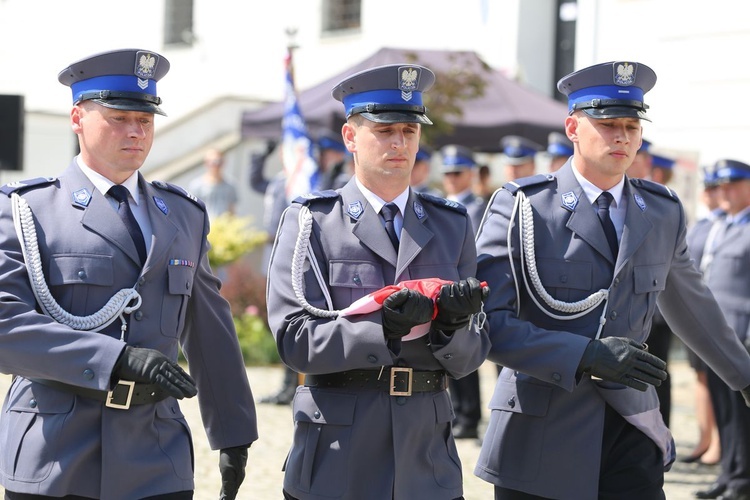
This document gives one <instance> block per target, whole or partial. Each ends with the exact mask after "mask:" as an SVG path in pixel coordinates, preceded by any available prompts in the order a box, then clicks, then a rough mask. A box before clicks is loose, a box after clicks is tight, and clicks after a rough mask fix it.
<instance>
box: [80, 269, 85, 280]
mask: <svg viewBox="0 0 750 500" xmlns="http://www.w3.org/2000/svg"><path fill="white" fill-rule="evenodd" d="M78 277H79V278H81V279H82V280H83V279H86V271H84V270H83V269H81V270H80V271H78Z"/></svg>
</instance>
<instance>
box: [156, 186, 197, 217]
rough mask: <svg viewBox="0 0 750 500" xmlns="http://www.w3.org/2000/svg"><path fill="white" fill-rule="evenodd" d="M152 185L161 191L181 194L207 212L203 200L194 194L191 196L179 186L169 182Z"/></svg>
mask: <svg viewBox="0 0 750 500" xmlns="http://www.w3.org/2000/svg"><path fill="white" fill-rule="evenodd" d="M151 184H152V185H153V186H154V187H157V188H159V189H164V190H165V191H169V192H171V193H176V194H179V195H180V196H182V197H184V198H187V199H188V200H190V201H192V202H193V203H195V204H196V205H198V207H199V208H200V209H201V210H203V211H204V212H205V211H206V204H205V203H203V200H201V199H200V198H198V197H197V196H195V195H194V194H191V193H190V192H188V191H186V190H185V189H184V188H182V187H180V186H178V185H177V184H170V183H169V182H164V181H153V182H151Z"/></svg>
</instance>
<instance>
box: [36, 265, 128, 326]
mask: <svg viewBox="0 0 750 500" xmlns="http://www.w3.org/2000/svg"><path fill="white" fill-rule="evenodd" d="M48 275H49V278H48V279H49V287H50V291H51V292H52V293H53V295H54V296H55V299H56V300H57V302H58V303H59V304H60V306H62V308H63V309H65V310H66V311H68V312H70V313H71V314H73V315H75V316H85V315H88V314H91V311H88V310H87V309H86V308H87V306H88V307H90V306H89V305H88V304H89V293H91V294H93V296H94V297H95V298H96V299H97V300H100V299H101V293H102V292H101V288H100V287H112V286H113V285H114V276H115V271H114V262H113V258H112V256H111V255H94V254H64V255H63V254H57V255H53V256H52V257H51V258H50V263H49V270H48Z"/></svg>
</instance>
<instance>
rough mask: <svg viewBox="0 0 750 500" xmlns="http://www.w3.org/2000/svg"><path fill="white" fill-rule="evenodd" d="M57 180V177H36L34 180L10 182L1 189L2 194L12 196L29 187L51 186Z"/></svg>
mask: <svg viewBox="0 0 750 500" xmlns="http://www.w3.org/2000/svg"><path fill="white" fill-rule="evenodd" d="M56 180H57V177H35V178H33V179H26V180H25V181H14V182H9V183H7V184H6V185H4V186H3V187H1V188H0V193H3V194H4V195H6V196H10V195H11V194H13V193H15V192H16V191H20V190H22V189H25V188H28V187H33V186H42V185H44V184H51V183H53V182H55V181H56Z"/></svg>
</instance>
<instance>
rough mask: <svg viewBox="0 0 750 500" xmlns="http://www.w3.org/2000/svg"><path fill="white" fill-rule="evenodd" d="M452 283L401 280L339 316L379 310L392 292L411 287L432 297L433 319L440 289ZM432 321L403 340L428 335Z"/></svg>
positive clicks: (436, 310) (427, 280) (360, 300)
mask: <svg viewBox="0 0 750 500" xmlns="http://www.w3.org/2000/svg"><path fill="white" fill-rule="evenodd" d="M451 283H453V281H449V280H444V279H440V278H424V279H418V280H406V281H400V282H399V283H397V284H395V285H388V286H385V287H383V288H381V289H380V290H377V291H375V292H372V293H370V294H368V295H365V296H364V297H362V298H360V299H357V300H355V301H354V302H352V304H351V305H350V306H349V307H347V308H345V309H342V310H341V311H339V316H354V315H357V314H367V313H371V312H374V311H377V310H379V309H381V308H382V307H383V302H384V301H385V299H387V298H388V297H390V295H391V294H393V293H395V292H398V291H399V290H401V289H402V288H409V289H411V290H416V291H418V292H419V293H421V294H422V295H424V296H425V297H429V298H431V299H432V303H433V311H432V319H435V316H437V312H438V309H437V303H436V301H437V298H438V295H440V289H441V288H442V287H443V285H449V284H451ZM482 286H487V283H485V282H482ZM430 323H431V321H428V322H427V323H422V324H421V325H417V326H415V327H414V328H412V329H411V331H410V332H409V333H408V334H407V335H406V336H404V337H402V339H401V340H404V341H409V340H414V339H418V338H419V337H422V336H424V335H426V334H427V332H429V331H430Z"/></svg>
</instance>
